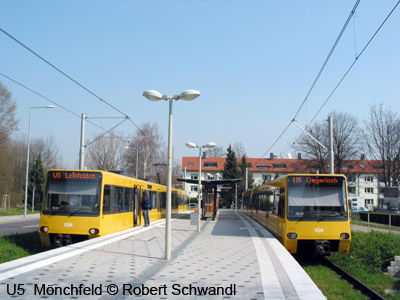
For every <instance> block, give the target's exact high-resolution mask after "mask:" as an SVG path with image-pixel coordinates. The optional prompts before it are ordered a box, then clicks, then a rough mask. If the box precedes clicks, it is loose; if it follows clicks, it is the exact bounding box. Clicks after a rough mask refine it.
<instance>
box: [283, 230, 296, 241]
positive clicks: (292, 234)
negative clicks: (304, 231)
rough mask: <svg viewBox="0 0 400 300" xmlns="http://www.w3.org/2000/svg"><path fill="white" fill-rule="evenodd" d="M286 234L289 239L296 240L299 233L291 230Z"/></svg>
mask: <svg viewBox="0 0 400 300" xmlns="http://www.w3.org/2000/svg"><path fill="white" fill-rule="evenodd" d="M286 236H287V238H288V239H289V240H295V239H297V233H295V232H289V233H288V234H287V235H286Z"/></svg>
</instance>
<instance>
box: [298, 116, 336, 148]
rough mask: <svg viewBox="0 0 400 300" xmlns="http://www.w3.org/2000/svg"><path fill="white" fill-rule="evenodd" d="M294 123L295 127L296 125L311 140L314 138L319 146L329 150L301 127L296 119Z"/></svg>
mask: <svg viewBox="0 0 400 300" xmlns="http://www.w3.org/2000/svg"><path fill="white" fill-rule="evenodd" d="M292 123H293V124H294V125H296V126H297V127H299V128H300V129H301V130H302V131H303V132H304V133H305V134H307V135H308V136H309V137H310V138H312V139H313V140H314V141H315V142H316V143H318V145H320V146H321V147H322V148H324V149H326V150H328V148H327V147H325V146H324V145H323V144H322V143H320V142H319V141H318V140H317V139H316V138H315V137H313V136H312V135H311V133H309V132H308V131H307V130H305V129H304V128H303V127H301V126H300V125H299V123H297V122H296V120H295V119H293V120H292Z"/></svg>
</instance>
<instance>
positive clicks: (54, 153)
mask: <svg viewBox="0 0 400 300" xmlns="http://www.w3.org/2000/svg"><path fill="white" fill-rule="evenodd" d="M30 148H31V155H32V158H33V160H35V159H36V158H37V157H38V156H39V155H41V158H42V163H43V169H44V170H45V171H47V170H48V169H52V168H57V167H58V166H59V164H60V159H59V154H58V146H57V144H56V141H55V139H54V137H48V138H46V139H43V138H36V139H34V140H33V141H31V147H30Z"/></svg>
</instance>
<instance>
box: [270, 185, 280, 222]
mask: <svg viewBox="0 0 400 300" xmlns="http://www.w3.org/2000/svg"><path fill="white" fill-rule="evenodd" d="M278 203H279V189H277V190H275V192H274V203H273V205H272V207H271V208H272V209H271V214H272V215H274V216H277V215H278Z"/></svg>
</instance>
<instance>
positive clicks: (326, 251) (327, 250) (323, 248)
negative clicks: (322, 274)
mask: <svg viewBox="0 0 400 300" xmlns="http://www.w3.org/2000/svg"><path fill="white" fill-rule="evenodd" d="M314 254H315V255H322V256H327V255H330V254H331V242H330V241H327V240H316V241H315V248H314Z"/></svg>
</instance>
